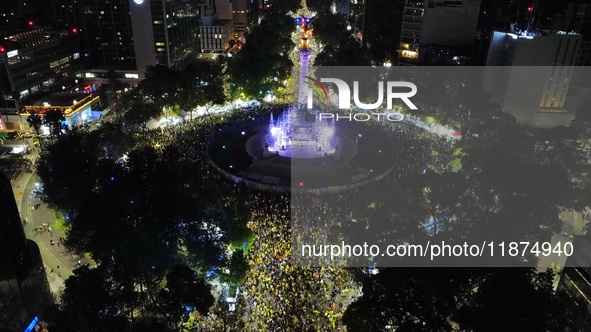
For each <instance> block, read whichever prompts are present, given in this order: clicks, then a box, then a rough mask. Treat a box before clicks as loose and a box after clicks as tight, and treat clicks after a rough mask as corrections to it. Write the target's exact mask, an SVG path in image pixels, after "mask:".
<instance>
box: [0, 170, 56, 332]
mask: <svg viewBox="0 0 591 332" xmlns="http://www.w3.org/2000/svg"><path fill="white" fill-rule="evenodd" d="M0 266H1V267H2V268H1V269H0V330H8V331H15V332H17V331H18V332H20V331H25V329H26V328H27V327H28V326H31V325H34V323H35V321H39V318H40V315H42V314H43V311H44V310H45V308H46V307H47V306H48V304H49V302H50V300H51V295H50V291H49V283H48V281H47V276H46V274H45V270H44V269H43V262H42V261H41V254H40V252H39V247H38V246H37V244H36V243H35V242H33V241H31V240H27V239H26V238H25V233H24V231H23V225H22V223H21V218H20V215H19V212H18V209H17V206H16V202H15V199H14V194H13V192H12V186H11V185H10V181H9V180H8V178H7V177H6V175H4V174H3V173H0Z"/></svg>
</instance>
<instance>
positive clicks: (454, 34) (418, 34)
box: [398, 0, 480, 65]
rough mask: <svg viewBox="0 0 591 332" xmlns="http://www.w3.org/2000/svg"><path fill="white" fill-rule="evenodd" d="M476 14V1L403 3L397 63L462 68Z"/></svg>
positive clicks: (409, 0)
mask: <svg viewBox="0 0 591 332" xmlns="http://www.w3.org/2000/svg"><path fill="white" fill-rule="evenodd" d="M479 13H480V0H424V1H423V0H406V3H405V6H404V11H403V17H402V29H401V34H400V48H399V51H398V63H399V64H401V65H462V64H466V62H467V61H466V58H469V57H470V53H471V49H472V47H473V46H474V42H475V39H476V28H477V24H478V16H479ZM422 48H426V49H423V50H422Z"/></svg>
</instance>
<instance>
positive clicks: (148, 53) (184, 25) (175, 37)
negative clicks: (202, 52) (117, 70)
mask: <svg viewBox="0 0 591 332" xmlns="http://www.w3.org/2000/svg"><path fill="white" fill-rule="evenodd" d="M199 4H200V1H198V0H129V5H130V13H131V25H132V30H133V40H134V49H135V57H136V67H137V70H138V75H139V79H140V80H141V79H143V77H144V76H145V70H146V66H153V65H157V64H160V65H165V66H168V67H171V68H183V67H185V66H186V65H188V64H189V63H191V62H192V61H194V60H195V59H196V58H197V56H198V54H199V37H198V35H199Z"/></svg>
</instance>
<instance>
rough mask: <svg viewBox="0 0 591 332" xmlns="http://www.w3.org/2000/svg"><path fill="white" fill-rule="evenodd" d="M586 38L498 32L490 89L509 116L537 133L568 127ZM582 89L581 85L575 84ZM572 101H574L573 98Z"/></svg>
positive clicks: (486, 84) (490, 56) (486, 85)
mask: <svg viewBox="0 0 591 332" xmlns="http://www.w3.org/2000/svg"><path fill="white" fill-rule="evenodd" d="M581 38H582V36H581V35H580V34H577V33H566V32H553V33H537V32H536V33H530V32H527V31H521V32H519V31H515V32H499V31H495V32H494V33H493V36H492V38H491V44H490V47H489V52H488V58H487V62H486V64H487V66H505V67H504V68H499V67H492V69H491V70H490V71H489V72H488V74H487V75H486V79H485V82H484V89H485V90H487V91H491V92H492V97H493V99H494V101H495V102H497V103H498V104H499V105H500V106H501V108H502V109H503V111H505V112H508V113H510V114H512V115H513V116H515V118H516V119H517V121H518V122H520V123H522V124H525V125H528V126H533V127H553V126H558V125H564V126H568V125H570V122H571V121H572V119H573V113H572V112H571V111H570V110H572V109H575V108H576V107H577V106H576V105H574V104H572V102H573V101H575V100H576V98H571V100H570V102H571V103H569V98H568V97H569V90H571V89H572V88H573V79H572V78H573V71H574V65H575V64H576V62H577V59H578V54H579V48H580V45H581ZM575 84H576V82H575ZM571 97H572V95H571Z"/></svg>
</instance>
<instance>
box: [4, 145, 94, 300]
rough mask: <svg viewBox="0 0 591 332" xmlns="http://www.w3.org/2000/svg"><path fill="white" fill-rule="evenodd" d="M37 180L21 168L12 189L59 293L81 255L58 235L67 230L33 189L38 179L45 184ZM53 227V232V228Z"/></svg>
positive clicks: (53, 288)
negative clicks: (68, 248) (57, 223)
mask: <svg viewBox="0 0 591 332" xmlns="http://www.w3.org/2000/svg"><path fill="white" fill-rule="evenodd" d="M26 158H27V159H31V160H35V159H36V158H37V155H36V154H31V155H28V156H26ZM37 181H38V179H37V176H36V175H35V174H33V173H26V172H20V174H19V175H18V176H17V178H16V179H15V180H14V181H13V182H12V190H13V192H14V196H15V198H16V203H17V207H18V209H19V211H20V214H21V219H25V220H27V222H26V224H24V226H23V227H24V230H25V235H26V237H27V238H28V239H31V240H33V241H35V242H36V243H37V245H38V246H39V250H40V252H41V258H42V260H43V265H44V267H45V270H46V272H47V278H48V280H49V284H50V288H51V291H52V293H53V294H54V295H59V293H60V292H61V289H62V288H63V286H64V281H65V280H66V279H67V278H68V277H69V276H71V275H72V274H73V273H72V270H73V269H74V268H75V267H76V265H77V264H78V258H77V257H75V256H73V255H72V254H70V253H68V252H67V251H66V250H65V248H64V247H63V245H61V244H60V245H58V241H57V240H58V238H59V237H65V234H64V233H63V231H61V230H58V229H55V221H56V218H55V216H54V214H53V212H52V211H51V210H49V208H48V207H47V206H46V205H45V204H43V203H42V202H41V201H40V199H39V198H38V197H37V195H36V194H35V193H34V192H33V189H35V188H36V187H37V186H36V183H37V184H38V185H41V184H39V183H38V182H37ZM42 226H46V227H42ZM50 227H51V232H50V231H49V229H50ZM51 240H53V245H51ZM81 263H84V262H81Z"/></svg>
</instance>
